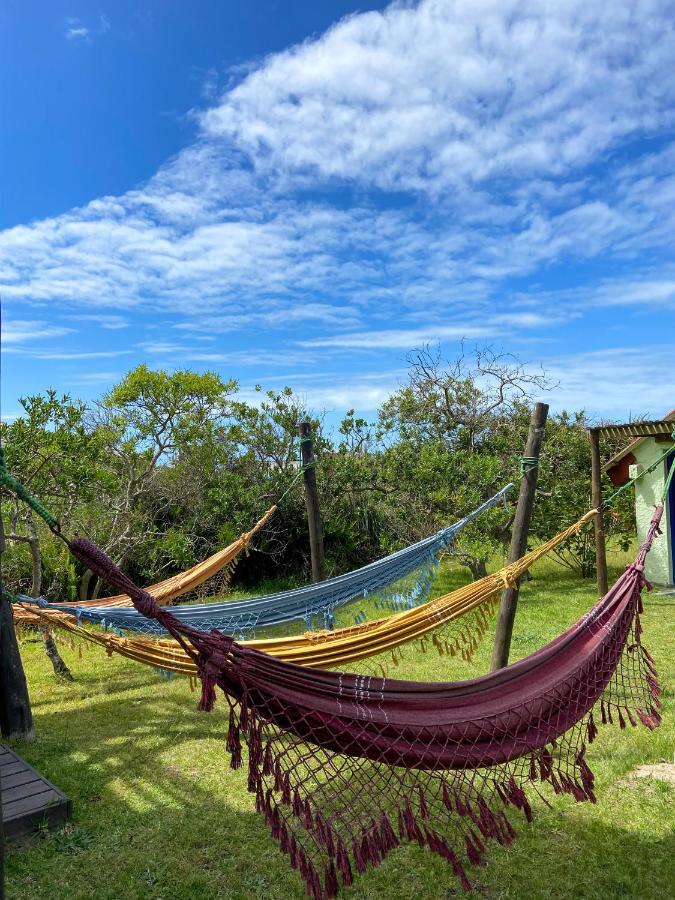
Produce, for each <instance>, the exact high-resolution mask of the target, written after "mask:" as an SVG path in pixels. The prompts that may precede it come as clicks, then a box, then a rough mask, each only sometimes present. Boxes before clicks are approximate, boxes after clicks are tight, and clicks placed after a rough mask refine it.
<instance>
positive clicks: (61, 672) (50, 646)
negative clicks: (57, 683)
mask: <svg viewBox="0 0 675 900" xmlns="http://www.w3.org/2000/svg"><path fill="white" fill-rule="evenodd" d="M40 633H41V635H42V642H43V644H44V645H45V653H46V654H47V656H48V657H49V658H50V660H51V661H52V666H53V667H54V674H55V675H58V676H59V678H64V679H65V680H66V681H74V680H75V679H74V678H73V673H72V672H71V671H70V669H69V668H68V666H67V665H66V664H65V663H64V661H63V659H62V658H61V654H60V653H59V651H58V648H57V646H56V641H55V640H54V635H53V634H52V630H51V628H49V627H48V626H47V625H40Z"/></svg>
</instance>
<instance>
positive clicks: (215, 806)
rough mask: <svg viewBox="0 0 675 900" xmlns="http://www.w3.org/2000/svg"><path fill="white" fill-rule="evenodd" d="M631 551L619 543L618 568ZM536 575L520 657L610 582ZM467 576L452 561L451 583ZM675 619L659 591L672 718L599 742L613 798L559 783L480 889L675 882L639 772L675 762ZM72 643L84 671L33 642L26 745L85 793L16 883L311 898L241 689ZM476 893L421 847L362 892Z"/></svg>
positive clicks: (507, 894) (420, 670)
mask: <svg viewBox="0 0 675 900" xmlns="http://www.w3.org/2000/svg"><path fill="white" fill-rule="evenodd" d="M627 561H628V555H622V554H613V555H612V558H611V564H612V569H613V573H612V574H613V575H614V576H616V575H617V574H618V573H619V571H620V570H621V567H622V566H623V565H624V564H625V562H627ZM497 563H498V561H495V565H496V564H497ZM533 574H534V578H533V580H532V581H530V582H528V583H526V584H525V585H524V587H523V591H522V594H521V602H520V606H519V611H518V617H517V620H516V628H515V634H514V641H513V652H512V659H517V658H519V657H521V656H524V655H526V654H528V653H530V652H532V651H533V650H535V649H536V648H537V647H539V646H541V645H542V644H544V643H546V641H548V640H550V639H551V638H553V637H554V636H555V635H556V634H558V633H559V632H560V631H561V630H563V629H564V628H565V627H567V626H568V625H569V624H570V623H571V622H573V621H574V620H576V619H577V618H578V617H579V616H580V615H581V614H583V613H584V612H585V611H586V610H587V609H588V608H589V606H590V605H591V604H592V602H593V601H594V599H595V586H594V583H592V582H588V581H581V580H579V579H578V578H576V577H575V576H574V575H572V574H571V573H569V572H567V571H566V570H564V569H562V568H561V567H560V566H558V565H556V564H555V563H554V562H552V561H550V560H544V561H542V562H540V563H538V564H537V565H536V566H535V568H534V571H533ZM465 580H466V575H465V573H464V572H462V571H460V570H458V569H456V568H454V567H451V566H446V567H444V569H443V571H442V572H441V575H440V576H439V578H438V580H437V583H436V584H435V585H434V593H435V594H439V593H443V592H445V591H447V590H449V589H451V588H453V587H456V586H458V585H459V584H461V583H463V582H464V581H465ZM673 624H675V598H672V597H658V596H654V595H650V596H648V597H647V599H646V612H645V616H644V628H645V635H644V639H645V643H646V644H647V646H648V647H649V648H650V650H651V651H652V653H653V655H654V656H655V657H656V661H657V665H658V668H659V672H660V676H661V682H662V686H663V689H664V696H663V699H664V709H663V715H664V722H663V725H662V727H661V729H659V730H658V731H657V732H655V733H650V732H648V731H647V730H646V729H644V728H636V729H632V728H629V729H626V730H625V731H621V730H619V729H618V728H602V729H601V731H600V735H599V736H598V738H597V739H596V741H595V743H594V744H593V745H592V747H591V748H590V750H589V760H590V763H591V766H592V768H593V770H594V771H595V773H596V776H597V784H598V792H597V793H598V803H597V805H595V806H594V805H591V804H590V803H584V804H575V803H574V801H572V800H571V799H570V798H568V797H565V798H552V799H551V803H552V807H551V808H550V809H549V808H546V806H544V805H543V804H542V803H541V802H539V803H537V804H536V805H535V821H534V823H533V824H532V825H529V826H528V825H526V824H525V823H524V822H523V823H522V824H521V825H520V826H519V827H518V831H519V838H518V840H517V841H516V842H515V844H514V845H513V847H511V848H510V849H508V850H506V849H504V848H501V847H496V846H495V847H493V848H491V851H490V853H489V857H488V860H489V861H488V865H487V866H486V867H485V868H483V869H480V870H478V871H477V872H476V873H474V877H475V881H476V889H475V890H474V891H472V893H471V895H469V896H471V897H486V896H487V897H492V898H542V900H549V898H551V900H555V898H561V900H562V898H570V897H572V898H614V897H636V898H659V900H664V898H666V897H669V896H672V895H673V893H672V892H673V885H674V884H675V838H674V825H675V815H674V813H673V800H674V799H675V791H674V790H673V788H672V787H671V786H668V785H666V784H664V783H661V782H656V781H644V780H641V781H636V780H634V779H631V778H630V777H629V775H628V773H630V772H631V770H633V769H634V768H635V767H636V766H638V765H641V764H645V763H654V762H658V760H659V759H666V760H669V761H672V760H673V751H674V738H675V726H674V725H673V712H674V708H675V703H674V702H673V683H674V678H673V676H674V674H675V664H674V662H673V640H672V635H673ZM490 649H491V635H488V636H487V637H486V639H485V640H484V642H483V644H482V645H481V647H480V648H479V651H478V652H477V653H476V656H475V658H474V660H473V662H472V663H471V664H470V665H467V664H465V663H463V662H461V660H457V659H448V658H447V657H439V656H437V655H436V653H435V652H428V653H426V654H423V653H417V654H415V655H414V656H412V657H411V658H409V660H408V663H407V665H406V669H407V672H410V673H411V674H412V675H413V676H414V677H416V678H420V679H425V680H427V679H429V680H452V679H459V678H466V677H469V676H473V675H477V674H481V673H483V672H485V671H486V670H487V667H488V662H489V656H490ZM63 652H64V655H65V656H66V658H67V661H68V663H69V665H70V666H71V667H72V669H73V672H74V674H75V676H76V681H75V682H74V683H73V684H63V683H60V682H58V681H56V679H55V678H54V676H53V674H52V673H51V667H50V664H49V661H48V660H47V658H46V656H45V655H44V653H43V651H42V650H41V647H40V645H39V644H38V643H30V642H25V643H24V644H23V656H24V661H25V665H26V670H27V674H28V679H29V683H30V689H31V695H32V699H33V705H34V714H35V720H36V728H37V733H38V739H37V741H36V742H35V743H34V744H31V745H23V746H17V747H16V749H17V750H18V751H19V752H20V753H21V754H22V755H23V756H24V757H25V758H26V759H27V760H28V761H29V762H30V763H31V764H32V765H34V766H36V767H37V768H38V769H39V770H40V771H41V772H42V773H43V774H45V776H46V777H48V778H49V779H50V780H52V781H53V782H55V783H56V784H58V785H59V786H60V787H61V788H62V789H63V790H65V791H66V792H67V793H68V794H69V796H70V797H72V799H73V805H74V817H73V820H72V822H71V823H70V824H69V825H67V826H66V827H65V828H63V829H61V830H60V831H58V832H56V833H54V834H41V835H39V836H37V837H36V838H35V839H34V840H33V841H31V842H29V843H28V844H26V845H24V846H21V847H16V846H15V847H12V848H10V853H9V859H8V872H7V876H8V885H7V887H8V897H9V898H11V900H19V898H22V900H43V898H44V900H47V898H50V900H51V898H59V900H61V898H64V900H85V898H87V900H88V898H94V897H95V898H101V900H104V898H109V900H113V898H153V900H188V898H195V900H196V898H212V897H217V898H242V900H244V898H250V897H254V898H257V897H260V898H263V897H264V898H298V900H299V898H301V897H302V896H303V888H302V884H301V881H300V878H299V876H298V875H297V873H295V872H293V871H292V870H291V869H290V867H289V866H288V864H287V860H286V857H285V856H284V855H282V854H281V853H280V852H279V850H278V848H277V844H276V842H275V841H273V840H272V838H271V836H270V835H269V832H268V830H267V827H266V826H265V824H264V821H263V819H262V818H261V817H260V816H258V815H256V814H255V812H254V803H253V797H252V796H251V795H249V794H248V793H247V791H246V775H245V770H244V769H242V770H240V771H237V772H232V771H231V770H230V768H229V760H228V754H227V753H226V751H225V732H226V726H225V720H224V713H223V704H220V706H219V707H216V710H215V711H214V713H213V714H211V715H204V714H200V713H198V712H197V710H196V697H195V695H193V694H191V693H190V690H189V687H188V684H187V682H186V681H183V680H181V679H174V680H172V681H166V680H165V679H160V678H158V677H157V676H156V675H155V673H153V672H152V671H151V670H148V669H146V668H143V667H141V666H139V665H135V664H134V663H132V662H130V661H126V660H123V659H121V658H118V657H114V658H112V659H108V658H107V657H106V655H105V653H103V652H100V651H99V650H98V649H96V648H92V649H89V650H86V651H85V652H84V653H83V655H82V658H80V657H79V654H78V651H77V650H76V651H75V652H73V651H72V650H70V649H68V648H64V650H63ZM392 674H395V673H392ZM406 674H407V673H406ZM461 893H462V892H461V889H459V888H458V886H457V884H456V882H455V880H454V878H453V876H452V873H451V871H450V870H449V868H448V866H447V865H446V863H444V862H443V860H441V859H440V858H438V857H437V856H435V855H434V854H432V853H430V852H428V851H422V850H420V848H419V847H417V846H410V845H407V846H402V847H399V848H398V849H397V850H396V851H394V852H393V853H392V854H391V855H390V857H389V858H388V859H387V860H386V861H385V863H384V864H383V865H382V866H381V867H380V868H379V869H376V870H373V871H370V872H368V873H367V874H366V875H364V876H361V877H358V878H357V880H356V883H355V885H354V886H353V887H351V888H350V889H349V890H346V891H345V892H344V895H345V897H350V898H366V897H369V898H394V900H407V898H413V897H414V898H416V900H432V898H434V900H437V898H449V897H453V896H456V895H459V894H461Z"/></svg>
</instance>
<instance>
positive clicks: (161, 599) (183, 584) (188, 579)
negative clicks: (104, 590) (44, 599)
mask: <svg viewBox="0 0 675 900" xmlns="http://www.w3.org/2000/svg"><path fill="white" fill-rule="evenodd" d="M276 509H277V507H276V506H271V507H270V508H269V509H268V510H267V512H266V513H265V515H264V516H263V517H262V518H261V519H259V520H258V521H257V522H256V523H255V525H254V526H253V528H251V530H250V531H246V532H244V534H242V535H240V537H238V538H237V540H236V541H233V542H232V543H231V544H229V545H228V546H227V547H223V549H222V550H218V551H217V552H216V553H214V554H213V555H212V556H209V557H208V558H207V559H203V560H202V561H201V562H198V563H196V565H194V566H191V567H190V568H189V569H186V570H185V571H184V572H179V573H178V574H177V575H172V576H171V578H166V579H165V580H164V581H158V582H157V584H152V585H150V587H147V588H145V590H146V591H147V592H148V593H149V594H152V596H153V597H154V598H155V600H156V601H157V602H158V603H161V604H162V605H166V604H167V603H171V602H172V601H174V600H177V599H178V597H183V596H184V595H185V594H188V593H189V592H190V591H194V590H195V589H196V588H198V587H200V586H201V585H203V584H204V583H205V582H207V581H208V580H209V579H210V578H213V577H214V576H216V575H219V574H221V573H222V578H223V581H224V583H225V584H227V582H228V581H229V578H230V575H231V574H232V570H233V568H234V565H235V561H236V559H237V557H238V556H239V554H240V553H241V552H242V550H246V549H247V548H248V546H249V544H250V543H251V541H252V539H253V538H254V537H255V535H256V534H257V533H258V532H259V531H260V530H261V528H264V527H265V525H266V524H267V522H268V521H269V520H270V518H271V517H272V516H273V515H274V513H275V512H276ZM78 605H79V606H89V607H92V606H93V607H96V608H97V609H100V608H104V607H107V606H133V603H132V602H131V600H130V599H129V597H127V595H126V594H118V595H117V596H116V597H104V598H103V599H101V600H88V601H86V602H84V603H79V604H78ZM56 615H57V617H58V620H59V623H60V621H61V616H62V615H64V614H62V613H57V614H56ZM14 618H15V620H16V621H17V622H20V623H21V624H28V623H29V622H31V621H32V622H34V623H35V622H37V621H38V619H42V620H44V619H45V616H44V615H41V616H39V617H38V615H37V612H36V609H35V607H30V606H15V607H14Z"/></svg>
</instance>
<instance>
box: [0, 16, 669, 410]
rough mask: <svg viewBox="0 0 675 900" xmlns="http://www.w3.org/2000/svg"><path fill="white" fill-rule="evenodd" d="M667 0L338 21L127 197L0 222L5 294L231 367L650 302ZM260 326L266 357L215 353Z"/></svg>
mask: <svg viewBox="0 0 675 900" xmlns="http://www.w3.org/2000/svg"><path fill="white" fill-rule="evenodd" d="M674 11H675V5H674V4H673V0H632V2H631V3H628V4H627V3H625V2H623V0H610V2H608V3H606V4H589V3H582V2H581V0H570V2H568V3H564V4H563V3H554V2H552V0H551V2H549V0H546V2H544V3H541V2H537V3H535V2H533V0H524V2H517V0H502V2H498V0H472V2H469V0H445V2H440V0H432V2H426V3H422V4H421V5H419V6H413V5H410V4H395V5H394V6H392V7H390V8H389V9H387V10H386V11H385V12H384V13H367V14H364V15H357V16H354V17H352V18H350V19H348V20H346V21H344V22H341V23H338V24H337V25H336V26H335V27H334V28H332V29H331V30H330V31H329V32H327V33H326V34H325V35H323V36H321V37H319V38H317V39H312V40H308V41H307V42H305V43H304V44H302V45H301V46H299V47H295V48H293V49H291V50H289V51H287V52H285V53H281V54H276V55H273V56H271V57H269V58H268V59H266V60H263V61H261V62H259V63H258V64H257V65H256V66H255V67H253V68H252V67H251V66H248V67H246V69H245V71H243V72H242V73H241V74H240V76H239V77H240V81H239V83H238V84H237V85H236V86H234V87H232V88H231V89H229V90H228V91H227V92H226V93H225V94H223V96H222V97H221V98H220V100H219V101H218V103H217V105H215V106H213V107H212V108H211V109H210V110H207V111H206V112H205V113H204V114H203V115H202V116H201V124H202V130H201V131H200V132H199V134H198V135H197V137H196V139H195V142H194V143H193V144H192V146H190V147H188V148H186V149H185V150H184V151H183V152H181V153H179V154H178V155H177V156H176V157H175V158H174V159H172V160H170V161H169V162H168V163H167V164H166V165H165V166H163V167H162V168H161V169H160V170H159V172H158V173H157V174H156V175H155V176H154V177H153V178H152V179H150V181H149V182H148V183H146V184H145V185H142V186H141V187H139V188H138V189H135V190H131V191H128V192H127V193H125V194H123V195H121V196H106V197H101V198H98V199H95V200H93V201H92V202H91V203H89V204H87V205H86V206H84V207H82V208H78V209H73V210H71V211H70V212H68V213H66V214H64V215H61V216H56V217H53V218H51V219H45V220H42V221H38V222H35V223H32V224H30V225H17V226H16V227H14V228H10V229H7V230H6V231H4V232H2V233H0V281H2V283H3V299H4V301H5V303H6V305H7V307H8V308H10V309H14V308H15V307H16V306H18V305H19V304H21V305H22V306H23V305H25V304H27V303H31V304H33V306H34V307H36V308H41V307H42V305H44V306H47V305H49V306H50V308H57V309H58V312H59V313H60V314H61V315H62V316H66V315H67V316H69V317H72V321H81V322H91V323H92V324H97V325H99V326H100V327H101V328H105V329H114V328H122V327H124V326H125V325H126V324H127V322H128V321H133V318H132V317H133V315H134V311H136V310H142V311H143V313H144V314H145V315H144V320H143V321H144V325H143V327H144V332H145V333H146V334H148V333H152V334H155V335H156V336H158V339H157V340H156V341H154V342H148V343H147V344H146V345H145V352H148V353H151V354H153V355H155V356H162V355H164V356H165V357H171V356H172V355H175V356H176V357H178V358H180V359H181V360H182V359H186V360H190V361H194V362H201V363H203V364H205V365H206V364H209V365H210V364H214V365H220V364H222V365H227V364H228V363H229V364H231V365H242V366H243V365H246V364H255V365H260V364H263V363H264V361H265V360H267V361H269V360H278V361H279V363H280V364H283V365H285V366H286V365H287V364H288V353H287V352H284V351H285V348H288V347H290V348H292V350H293V354H294V357H293V358H294V362H296V361H297V362H298V364H306V363H308V362H310V361H311V360H312V359H316V357H317V356H318V354H319V351H321V357H322V358H326V357H330V355H331V354H332V353H339V354H344V352H345V351H351V352H353V353H354V354H358V353H363V352H368V351H370V350H378V349H382V350H389V351H392V350H393V351H398V350H408V349H411V348H412V347H414V346H418V345H419V344H421V343H424V342H426V341H431V342H435V341H438V340H447V341H452V340H456V339H459V338H461V337H468V338H469V339H472V338H475V339H481V338H483V337H488V338H492V337H494V336H498V335H503V334H508V335H509V336H515V337H518V336H520V335H523V334H525V335H527V333H528V332H529V333H531V332H532V330H536V332H537V334H543V333H545V329H546V328H547V327H551V326H554V325H555V324H557V323H565V322H567V321H569V320H570V319H572V318H574V317H578V316H580V315H584V314H585V313H586V312H587V311H588V309H589V308H590V307H605V306H607V305H610V304H612V305H622V306H628V305H630V306H635V307H639V308H643V307H644V308H655V309H658V310H660V311H665V310H670V309H673V308H675V294H674V293H673V285H674V284H675V271H674V270H673V268H672V264H671V265H670V266H667V265H664V263H663V258H662V257H663V256H669V258H672V234H673V233H674V231H675V176H673V174H672V173H673V171H674V168H675V142H673V143H671V144H670V145H667V146H666V145H665V139H666V137H667V136H668V135H669V134H672V125H673V124H675V121H674V118H673V110H675V103H674V101H675V80H674V79H673V78H672V77H671V72H672V64H673V61H675V38H674V32H673V29H672V28H671V27H670V25H671V23H672V20H673V15H672V13H673V12H674ZM68 24H69V27H71V28H74V29H77V28H85V29H86V28H87V27H89V26H87V25H84V24H83V23H81V22H79V21H78V22H69V23H68ZM108 27H109V23H107V20H104V19H103V18H102V19H101V20H100V21H99V23H98V24H95V23H94V22H93V20H92V23H91V26H90V27H89V30H90V32H92V33H93V31H94V30H95V29H98V30H99V31H101V30H106V29H107V28H108ZM80 37H82V36H80ZM73 39H74V38H73ZM654 135H657V136H660V143H659V142H658V141H654V142H653V144H652V143H648V142H642V143H641V142H640V141H641V139H642V138H644V137H645V136H647V137H651V136H654ZM338 189H339V190H338ZM382 192H387V193H386V195H385V194H383V193H382ZM336 197H337V200H336ZM637 259H639V260H640V267H639V273H638V274H636V272H635V271H634V270H635V267H636V262H635V261H636V260H637ZM597 260H601V261H602V262H603V263H604V264H605V265H604V267H602V268H600V267H598V271H601V272H602V273H604V272H607V271H612V272H613V273H614V274H613V276H612V278H607V277H605V276H604V275H588V276H584V275H580V276H579V278H578V279H576V280H574V281H571V279H557V281H556V283H563V285H566V284H568V283H570V282H571V283H573V284H575V285H579V284H582V286H581V287H578V286H577V287H573V288H570V287H566V286H564V287H563V288H560V289H557V290H552V289H551V288H550V286H549V282H548V281H547V273H548V271H549V270H550V269H552V268H553V267H566V271H568V272H575V273H576V271H577V270H578V269H582V268H583V266H584V265H585V264H586V263H588V262H589V261H597ZM589 268H590V267H589ZM514 279H522V282H521V283H520V284H519V285H518V287H517V288H514V287H512V286H511V283H510V282H511V281H512V280H514ZM45 315H46V314H45ZM67 321H70V319H68V320H67ZM153 324H154V329H155V330H154V331H153V330H152V328H153ZM60 327H61V326H51V325H47V323H44V322H43V323H42V328H43V333H39V332H36V331H35V329H33V331H32V336H33V337H44V338H46V337H49V336H58V335H59V333H60V334H63V333H65V332H64V331H61V332H58V331H57V332H55V331H54V330H53V329H54V328H60ZM49 329H51V330H49ZM169 329H171V330H169ZM66 330H67V329H66ZM271 331H275V332H278V333H282V334H284V336H285V337H284V340H285V345H282V346H279V349H278V350H275V351H273V352H271V353H265V354H263V353H253V354H251V353H247V352H246V351H245V350H243V349H241V345H240V344H238V343H236V341H235V340H234V338H231V339H230V340H227V337H228V335H229V334H232V335H234V334H235V333H241V332H247V333H248V334H249V335H251V336H253V338H254V339H256V338H257V337H258V336H264V337H265V339H266V340H267V342H268V344H269V345H274V342H275V338H270V337H269V333H270V332H271ZM19 333H20V332H19ZM203 339H209V340H215V339H217V341H218V343H217V344H216V345H214V346H213V347H212V348H211V347H209V348H208V351H206V352H205V351H204V349H203V348H202V349H201V350H200V349H199V348H194V347H192V346H191V344H192V343H193V342H196V341H198V340H203ZM24 340H26V341H27V340H29V338H28V337H26V338H21V337H19V338H16V337H15V338H14V342H15V344H19V345H21V344H22V342H23V341H24ZM300 345H302V348H304V349H298V347H300ZM233 346H234V349H233V350H232V349H231V348H232V347H233ZM312 351H313V353H312ZM43 352H47V351H43ZM49 352H52V353H53V354H57V355H52V356H51V357H45V358H52V359H63V360H65V359H75V358H77V357H76V356H75V355H73V354H68V355H67V356H64V355H58V353H59V351H49ZM94 352H96V351H94V350H92V351H91V353H94ZM101 352H103V351H101ZM111 353H112V351H111ZM296 354H297V356H296ZM79 358H80V359H90V358H95V357H94V356H91V355H84V354H81V355H80V356H79ZM284 360H285V362H284ZM378 389H379V388H378ZM327 390H333V391H334V392H335V391H336V390H338V389H334V388H332V387H329V388H327ZM340 390H341V389H340ZM372 396H374V394H373V395H372Z"/></svg>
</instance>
